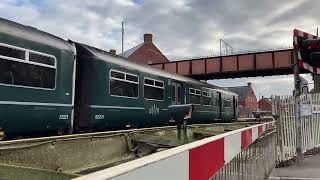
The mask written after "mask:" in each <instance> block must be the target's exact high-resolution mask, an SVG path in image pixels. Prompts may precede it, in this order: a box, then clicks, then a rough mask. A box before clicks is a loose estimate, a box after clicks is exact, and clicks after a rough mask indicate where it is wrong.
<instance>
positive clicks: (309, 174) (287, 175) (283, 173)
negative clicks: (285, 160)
mask: <svg viewBox="0 0 320 180" xmlns="http://www.w3.org/2000/svg"><path fill="white" fill-rule="evenodd" d="M280 179H281V180H320V154H317V155H313V156H307V157H304V158H303V160H302V166H301V167H297V166H296V165H292V166H290V167H283V168H275V169H273V171H272V173H271V175H270V177H269V179H268V180H280Z"/></svg>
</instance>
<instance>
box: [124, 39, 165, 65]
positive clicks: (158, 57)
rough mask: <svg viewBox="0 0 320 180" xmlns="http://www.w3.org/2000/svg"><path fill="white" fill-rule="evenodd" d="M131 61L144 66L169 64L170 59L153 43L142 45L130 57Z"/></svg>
mask: <svg viewBox="0 0 320 180" xmlns="http://www.w3.org/2000/svg"><path fill="white" fill-rule="evenodd" d="M129 59H130V60H133V61H135V62H139V63H143V64H148V63H160V62H168V59H167V58H166V57H165V56H164V55H163V54H162V53H161V51H160V50H159V49H158V48H157V47H156V46H155V45H154V44H153V43H151V42H148V43H145V44H144V45H142V46H141V47H140V48H139V49H138V50H137V51H135V52H134V53H132V54H131V55H130V56H129Z"/></svg>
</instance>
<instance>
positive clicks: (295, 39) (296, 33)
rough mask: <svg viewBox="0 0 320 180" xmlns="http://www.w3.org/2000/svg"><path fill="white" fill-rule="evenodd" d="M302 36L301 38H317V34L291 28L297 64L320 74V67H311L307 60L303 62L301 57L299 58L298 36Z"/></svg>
mask: <svg viewBox="0 0 320 180" xmlns="http://www.w3.org/2000/svg"><path fill="white" fill-rule="evenodd" d="M299 37H300V38H303V39H310V40H312V39H319V38H318V37H317V36H315V35H312V34H309V33H306V32H303V31H300V30H297V29H294V30H293V47H294V48H295V49H296V50H297V52H298V65H299V67H300V68H302V69H306V70H308V71H310V72H312V73H314V74H320V68H317V67H313V66H311V65H310V64H308V63H307V62H305V61H304V60H303V59H302V58H301V52H300V48H299V46H298V38H299Z"/></svg>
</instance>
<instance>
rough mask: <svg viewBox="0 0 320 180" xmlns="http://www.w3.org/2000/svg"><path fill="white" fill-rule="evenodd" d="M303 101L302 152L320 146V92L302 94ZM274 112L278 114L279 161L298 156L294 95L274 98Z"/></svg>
mask: <svg viewBox="0 0 320 180" xmlns="http://www.w3.org/2000/svg"><path fill="white" fill-rule="evenodd" d="M300 98H301V102H302V103H303V109H301V110H302V112H303V113H302V116H301V136H302V152H303V153H304V152H306V151H307V150H310V149H313V148H315V147H318V146H320V106H319V107H317V105H320V94H306V95H302V96H300ZM272 103H273V104H272V105H273V114H274V115H277V116H278V117H277V131H278V148H277V150H278V162H280V163H281V162H286V161H288V160H291V159H293V158H294V157H295V156H296V135H295V134H296V127H295V105H294V97H293V96H276V97H274V98H273V99H272Z"/></svg>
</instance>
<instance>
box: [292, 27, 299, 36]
mask: <svg viewBox="0 0 320 180" xmlns="http://www.w3.org/2000/svg"><path fill="white" fill-rule="evenodd" d="M293 36H295V37H298V36H299V30H297V29H294V30H293Z"/></svg>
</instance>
